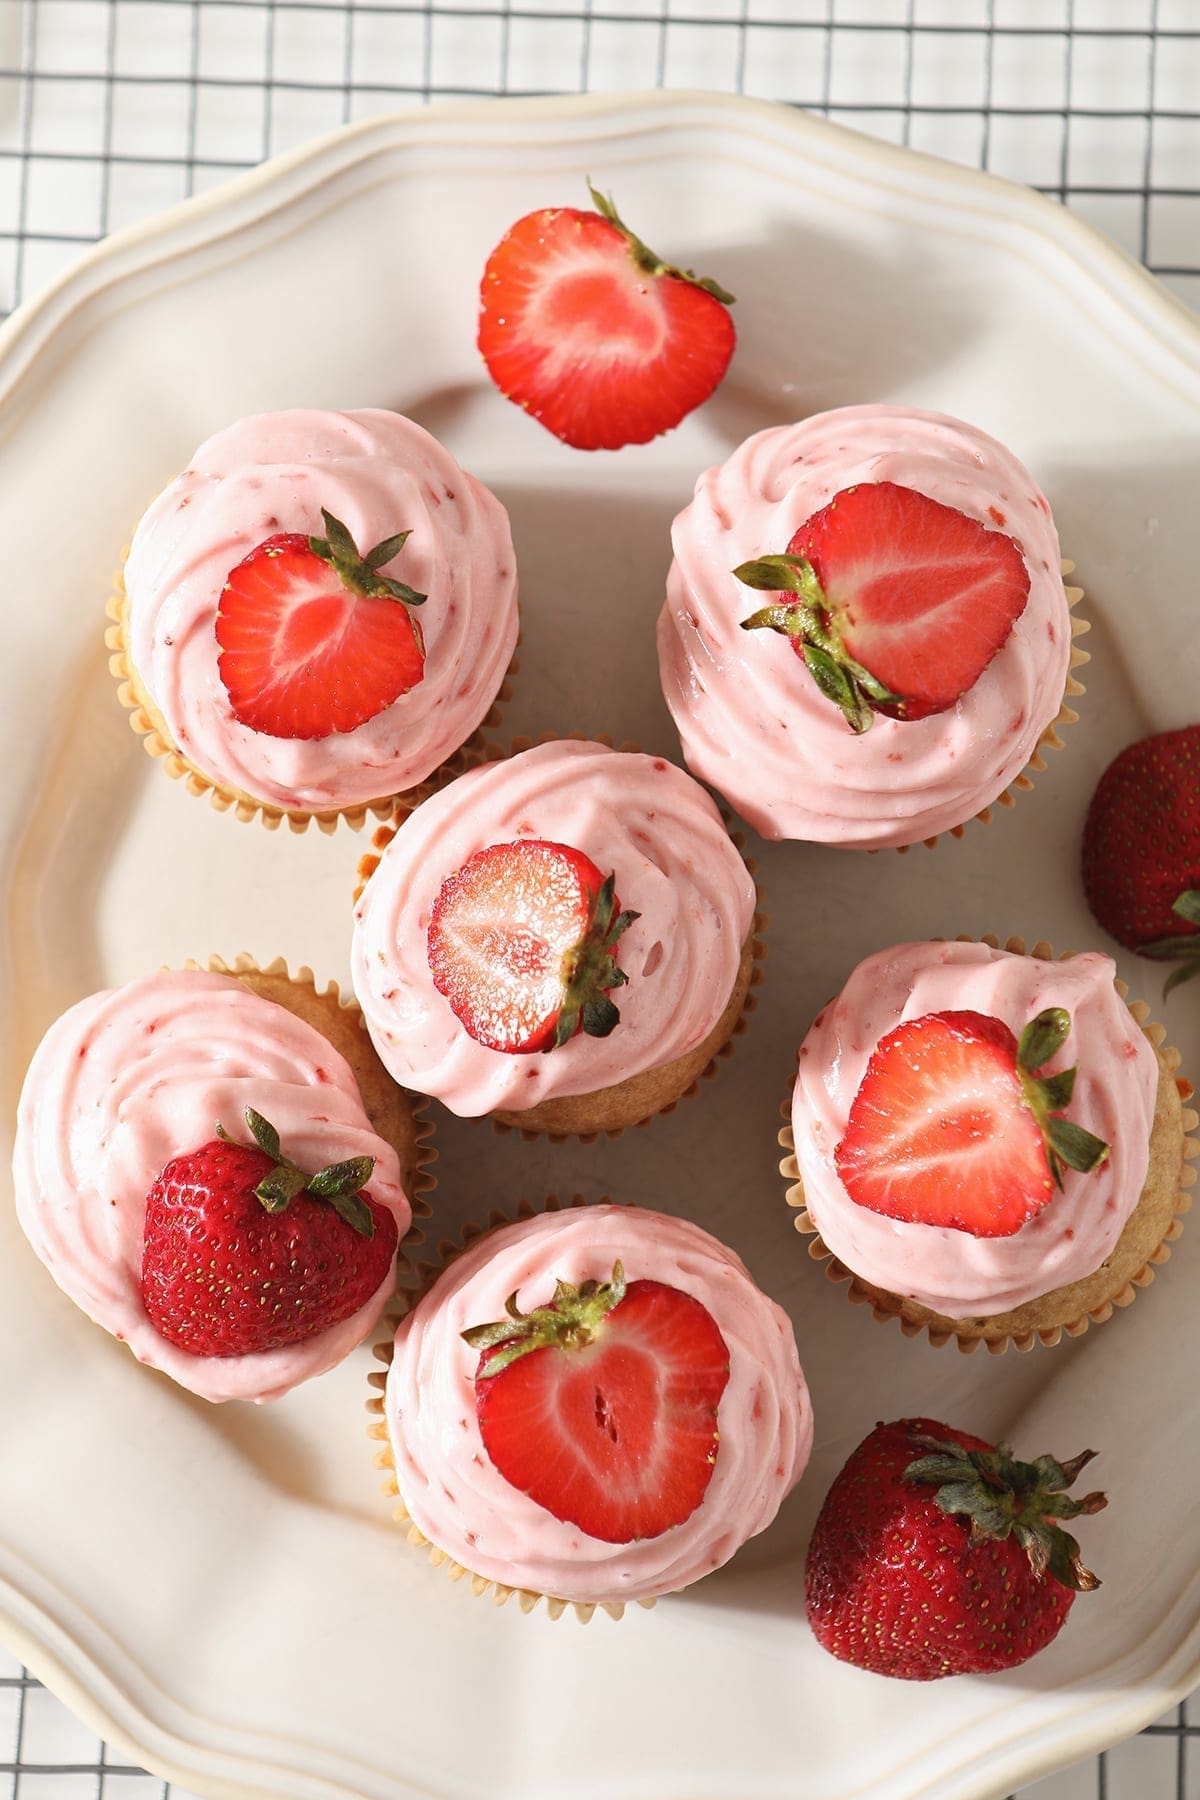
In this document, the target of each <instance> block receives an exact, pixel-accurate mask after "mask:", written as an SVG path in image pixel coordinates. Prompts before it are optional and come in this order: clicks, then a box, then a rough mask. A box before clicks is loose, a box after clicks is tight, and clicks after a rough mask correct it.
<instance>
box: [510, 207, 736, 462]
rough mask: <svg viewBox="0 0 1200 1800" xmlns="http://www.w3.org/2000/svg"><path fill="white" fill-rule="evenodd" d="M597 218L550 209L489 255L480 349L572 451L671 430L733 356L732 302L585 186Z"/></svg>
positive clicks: (514, 230)
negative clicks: (658, 250) (665, 257)
mask: <svg viewBox="0 0 1200 1800" xmlns="http://www.w3.org/2000/svg"><path fill="white" fill-rule="evenodd" d="M589 192H590V193H591V196H592V202H593V205H594V206H595V209H596V210H595V211H594V212H583V211H581V210H580V209H579V208H577V207H573V206H552V207H545V208H543V209H542V211H540V212H533V213H528V214H526V216H525V217H524V218H523V219H518V220H517V222H516V224H515V225H513V226H512V227H511V228H510V229H509V230H508V231H507V232H505V234H504V236H503V237H502V238H501V240H500V242H499V243H498V244H497V245H496V248H495V249H494V250H493V251H492V254H491V255H490V256H489V257H488V260H487V266H486V268H485V269H484V272H483V282H482V284H481V287H480V292H479V349H480V353H481V355H482V357H483V360H484V362H485V363H486V364H487V368H488V373H489V375H490V376H491V378H492V380H493V381H494V382H495V384H496V386H497V387H498V388H499V389H500V392H501V393H502V394H504V395H505V396H506V397H507V398H508V399H509V400H512V401H514V402H515V403H516V404H517V405H518V406H520V407H522V408H523V409H524V411H525V412H527V413H529V414H530V416H531V417H532V418H535V419H537V420H538V421H539V423H540V424H542V425H544V426H545V427H546V430H547V431H551V432H553V433H554V436H555V437H557V438H561V439H562V440H563V442H564V443H567V444H572V445H573V446H574V447H575V448H576V449H577V450H618V449H620V447H621V446H622V445H623V444H644V443H647V442H648V441H649V440H650V439H651V438H653V437H657V436H658V435H659V433H660V432H664V431H670V430H671V429H672V427H673V426H676V425H678V424H679V421H680V420H681V419H682V418H683V417H684V416H685V414H687V413H690V412H691V411H692V409H693V408H694V407H697V406H699V405H700V404H701V402H702V401H704V400H707V399H708V397H709V395H710V394H711V393H712V391H713V389H714V388H715V387H716V386H717V384H718V382H720V380H721V379H722V377H723V376H724V374H725V371H726V369H727V368H728V366H729V359H730V357H731V356H732V355H733V347H734V342H735V333H734V329H733V320H732V319H731V318H730V316H729V308H730V306H731V305H732V303H733V295H732V294H727V293H726V292H725V290H724V288H722V287H718V285H717V283H716V282H715V281H708V280H702V279H701V278H700V277H699V276H697V275H694V274H693V273H692V271H691V270H690V269H677V268H675V267H674V266H673V265H672V264H670V263H664V262H663V261H662V259H661V258H660V257H658V256H656V255H655V253H654V251H653V250H650V249H648V248H647V246H646V245H645V244H644V243H643V242H642V240H641V239H640V238H639V237H635V236H634V234H633V232H632V231H630V230H629V228H628V226H627V225H625V224H624V223H623V222H622V220H621V219H620V217H619V216H618V214H617V210H616V208H615V206H614V205H613V203H612V201H611V200H610V199H607V198H606V197H605V196H604V195H603V194H600V193H598V192H597V191H596V189H595V188H594V187H592V186H591V184H590V183H589Z"/></svg>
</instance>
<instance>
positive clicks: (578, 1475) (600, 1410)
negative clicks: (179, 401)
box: [463, 1262, 729, 1544]
mask: <svg viewBox="0 0 1200 1800" xmlns="http://www.w3.org/2000/svg"><path fill="white" fill-rule="evenodd" d="M463 1337H464V1338H465V1339H466V1341H467V1343H468V1344H469V1345H471V1347H472V1348H473V1349H475V1350H478V1351H480V1359H479V1366H478V1368H477V1370H476V1373H475V1406H476V1416H477V1418H478V1422H479V1430H480V1435H481V1437H482V1439H483V1444H484V1448H485V1450H486V1451H487V1454H488V1456H489V1458H490V1459H491V1462H492V1464H493V1465H494V1467H495V1468H496V1469H498V1470H499V1472H500V1474H501V1475H502V1476H503V1477H504V1479H505V1480H506V1481H508V1482H509V1483H511V1485H512V1486H513V1487H515V1488H518V1489H520V1491H521V1492H522V1493H524V1494H528V1496H529V1498H530V1499H531V1500H533V1501H535V1502H536V1504H537V1505H538V1506H542V1507H544V1508H545V1509H546V1510H547V1512H550V1513H553V1515H554V1517H555V1518H557V1519H561V1520H563V1521H564V1522H566V1523H568V1524H572V1525H576V1526H578V1527H579V1529H580V1530H581V1531H584V1532H586V1533H587V1535H588V1536H589V1537H593V1538H598V1539H600V1540H601V1541H603V1542H604V1543H610V1544H627V1543H631V1542H633V1541H634V1540H635V1539H637V1538H652V1537H658V1536H660V1535H661V1534H662V1533H663V1532H664V1531H669V1530H670V1529H671V1528H672V1527H673V1526H675V1525H681V1524H682V1523H683V1522H684V1520H685V1519H688V1518H690V1517H691V1515H692V1513H693V1512H695V1510H696V1508H697V1507H698V1506H699V1505H700V1503H701V1501H702V1500H703V1499H704V1496H705V1493H706V1492H707V1489H708V1484H709V1482H710V1481H711V1479H712V1474H713V1468H714V1466H715V1463H716V1459H717V1449H718V1432H717V1409H718V1407H719V1405H720V1401H721V1396H722V1394H723V1393H724V1391H725V1387H726V1384H727V1382H728V1380H729V1351H728V1348H727V1347H726V1344H725V1340H724V1338H723V1337H722V1336H721V1333H720V1330H719V1329H718V1327H717V1324H716V1321H715V1320H714V1319H713V1317H712V1314H711V1313H710V1312H709V1311H708V1309H707V1307H705V1306H704V1305H702V1303H701V1302H700V1301H699V1300H697V1299H695V1297H694V1296H693V1295H691V1294H688V1293H685V1292H683V1290H682V1289H680V1288H676V1287H671V1286H668V1285H667V1284H666V1283H665V1282H661V1281H631V1282H629V1283H628V1284H627V1283H626V1280H625V1273H624V1270H623V1268H622V1266H621V1264H620V1263H619V1262H618V1263H617V1264H615V1266H614V1268H613V1272H612V1278H611V1280H609V1281H606V1282H600V1281H585V1282H582V1283H581V1284H580V1285H579V1286H578V1287H574V1286H572V1285H571V1284H570V1283H569V1282H566V1281H560V1282H559V1283H558V1285H557V1287H556V1288H555V1291H554V1297H553V1299H552V1300H551V1301H550V1302H549V1303H548V1304H547V1305H546V1306H542V1307H538V1308H537V1309H536V1310H535V1311H533V1312H531V1313H523V1312H522V1311H521V1309H520V1307H519V1306H518V1304H517V1296H516V1295H515V1294H513V1295H511V1296H510V1298H509V1301H508V1316H507V1318H505V1319H502V1320H500V1321H499V1322H498V1323H496V1324H492V1325H481V1326H476V1327H474V1328H473V1329H471V1330H470V1331H465V1332H464V1333H463Z"/></svg>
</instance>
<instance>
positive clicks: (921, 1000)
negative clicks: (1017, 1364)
mask: <svg viewBox="0 0 1200 1800" xmlns="http://www.w3.org/2000/svg"><path fill="white" fill-rule="evenodd" d="M1114 974H1115V970H1114V965H1113V963H1112V961H1111V959H1110V958H1109V957H1107V956H1101V955H1098V954H1095V953H1088V954H1086V955H1080V956H1071V957H1067V958H1064V959H1062V960H1061V961H1054V960H1053V953H1052V952H1051V950H1050V948H1049V946H1048V945H1045V944H1036V945H1035V946H1034V949H1033V952H1032V954H1030V955H1026V954H1024V944H1023V943H1022V942H1021V940H1020V939H1010V940H1009V942H1008V946H1007V948H1006V949H1004V950H1001V949H999V948H998V947H996V945H995V943H994V941H987V942H983V943H974V942H966V941H962V942H957V943H923V944H900V945H898V946H897V947H896V948H894V949H891V950H882V951H879V952H877V953H876V954H875V955H874V956H869V957H868V958H867V959H866V961H865V962H862V963H860V964H859V966H858V968H857V969H855V971H854V973H853V974H852V975H851V977H850V979H849V981H848V982H847V983H846V985H845V987H844V988H843V989H842V991H841V993H840V994H839V995H838V997H837V998H836V1000H833V1001H831V1002H830V1003H829V1005H828V1006H827V1007H826V1008H825V1010H824V1011H823V1012H822V1013H820V1014H819V1015H818V1017H817V1020H816V1022H815V1024H814V1025H813V1027H812V1029H811V1030H810V1032H809V1034H808V1036H807V1037H806V1038H805V1040H804V1043H803V1044H802V1046H801V1048H800V1055H799V1068H798V1073H797V1076H796V1083H795V1088H794V1090H793V1094H792V1102H791V1130H790V1133H789V1134H787V1135H786V1136H785V1138H784V1140H783V1141H784V1142H785V1143H787V1144H788V1146H789V1147H794V1151H795V1155H794V1157H792V1158H789V1159H788V1160H787V1162H785V1163H784V1165H783V1168H784V1173H785V1174H786V1175H788V1176H789V1177H792V1178H795V1177H796V1176H797V1175H798V1177H799V1182H798V1185H797V1186H795V1187H794V1188H792V1189H791V1190H790V1192H789V1195H788V1198H789V1201H790V1202H791V1204H792V1205H794V1206H798V1207H801V1208H802V1211H801V1213H800V1217H799V1219H798V1221H797V1223H798V1226H799V1228H800V1229H801V1230H802V1231H807V1232H813V1233H817V1234H819V1235H818V1236H817V1237H816V1238H815V1240H814V1244H813V1246H812V1247H811V1249H810V1254H811V1255H813V1256H814V1257H817V1258H824V1257H831V1258H832V1259H833V1261H832V1262H831V1264H830V1268H829V1273H830V1274H831V1276H832V1278H833V1279H835V1280H845V1279H849V1280H850V1283H851V1297H852V1298H854V1299H859V1300H865V1301H869V1302H870V1303H871V1304H872V1305H873V1306H874V1309H875V1312H876V1315H877V1316H878V1317H880V1318H891V1317H898V1318H899V1319H900V1321H901V1324H902V1327H903V1329H904V1330H905V1332H906V1333H909V1334H910V1335H911V1334H913V1333H916V1332H919V1331H922V1330H924V1331H927V1332H928V1334H929V1336H930V1337H931V1339H932V1340H933V1341H934V1342H935V1343H945V1342H947V1341H948V1340H949V1339H950V1338H951V1337H953V1338H956V1339H957V1340H958V1343H959V1345H960V1347H961V1348H962V1349H965V1350H973V1349H974V1348H975V1347H976V1345H978V1344H979V1343H981V1342H982V1343H986V1344H987V1346H988V1348H989V1349H990V1350H994V1351H1000V1350H1003V1349H1005V1348H1006V1346H1007V1345H1008V1344H1009V1343H1012V1344H1015V1345H1016V1347H1017V1348H1018V1349H1022V1350H1023V1349H1028V1348H1030V1347H1031V1346H1032V1344H1033V1343H1034V1341H1035V1339H1040V1340H1041V1341H1042V1342H1043V1343H1047V1344H1054V1343H1057V1342H1058V1340H1059V1338H1060V1336H1061V1334H1062V1333H1063V1332H1064V1331H1065V1332H1066V1333H1067V1334H1068V1335H1069V1336H1075V1335H1077V1334H1078V1333H1080V1332H1082V1331H1085V1330H1086V1329H1087V1326H1088V1323H1089V1320H1090V1321H1093V1322H1096V1323H1100V1322H1101V1321H1103V1320H1105V1319H1107V1318H1108V1317H1109V1316H1110V1315H1111V1313H1112V1309H1113V1307H1114V1306H1124V1305H1127V1304H1128V1303H1129V1301H1131V1300H1132V1299H1133V1297H1134V1290H1135V1288H1137V1287H1140V1286H1145V1285H1146V1283H1147V1282H1149V1281H1150V1280H1152V1279H1153V1267H1152V1265H1153V1264H1155V1263H1160V1262H1164V1261H1165V1260H1166V1258H1167V1257H1168V1256H1169V1254H1170V1251H1169V1249H1168V1247H1167V1246H1168V1244H1169V1242H1170V1240H1171V1239H1173V1238H1175V1237H1176V1236H1178V1233H1179V1231H1180V1229H1181V1225H1180V1217H1179V1215H1181V1214H1182V1213H1183V1212H1185V1211H1186V1209H1187V1206H1188V1204H1189V1199H1188V1196H1187V1194H1186V1192H1185V1191H1184V1190H1186V1189H1187V1188H1188V1187H1190V1185H1191V1184H1192V1182H1193V1181H1194V1179H1195V1173H1194V1171H1193V1170H1192V1169H1190V1168H1188V1167H1187V1166H1186V1163H1185V1158H1187V1157H1190V1156H1194V1155H1195V1154H1196V1152H1197V1149H1198V1148H1200V1146H1197V1145H1196V1144H1194V1143H1192V1142H1190V1141H1188V1140H1187V1139H1186V1138H1185V1133H1186V1132H1187V1131H1190V1130H1192V1129H1193V1128H1194V1127H1195V1124H1196V1115H1195V1114H1194V1113H1193V1112H1190V1111H1188V1110H1185V1108H1184V1107H1183V1105H1182V1100H1184V1099H1186V1098H1188V1097H1190V1093H1191V1089H1190V1086H1188V1084H1186V1083H1182V1082H1180V1081H1178V1080H1177V1078H1176V1070H1177V1069H1178V1066H1179V1057H1178V1054H1177V1052H1175V1051H1170V1050H1164V1049H1163V1048H1162V1042H1163V1035H1164V1034H1163V1031H1162V1028H1161V1026H1154V1025H1146V1024H1145V1020H1146V1017H1147V1011H1146V1008H1145V1007H1144V1006H1142V1005H1141V1003H1140V1002H1139V1003H1135V1004H1134V1005H1133V1006H1127V1005H1126V1004H1125V1001H1124V989H1123V987H1121V986H1120V984H1119V983H1117V982H1116V981H1115V980H1114Z"/></svg>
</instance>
